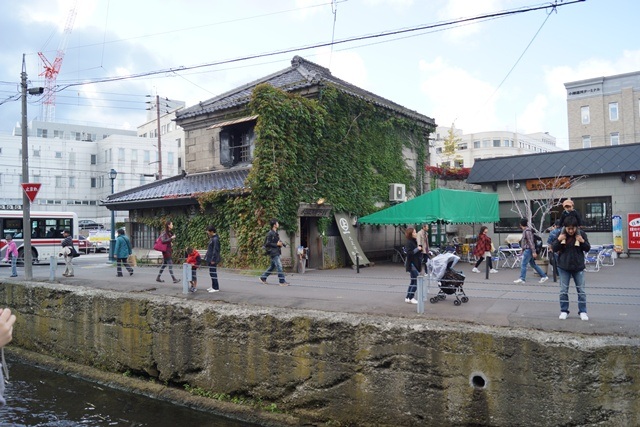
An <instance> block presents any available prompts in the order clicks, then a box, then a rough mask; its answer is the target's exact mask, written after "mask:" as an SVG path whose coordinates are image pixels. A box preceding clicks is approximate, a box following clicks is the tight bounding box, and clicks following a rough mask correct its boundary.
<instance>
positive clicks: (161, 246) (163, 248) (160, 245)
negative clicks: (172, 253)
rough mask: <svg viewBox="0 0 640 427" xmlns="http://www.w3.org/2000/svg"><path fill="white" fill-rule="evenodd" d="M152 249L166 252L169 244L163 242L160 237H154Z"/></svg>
mask: <svg viewBox="0 0 640 427" xmlns="http://www.w3.org/2000/svg"><path fill="white" fill-rule="evenodd" d="M153 249H155V250H156V251H159V252H166V251H167V249H169V244H168V243H164V242H163V241H162V238H161V237H158V238H157V239H156V242H155V243H154V244H153Z"/></svg>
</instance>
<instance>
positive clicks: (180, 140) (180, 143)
mask: <svg viewBox="0 0 640 427" xmlns="http://www.w3.org/2000/svg"><path fill="white" fill-rule="evenodd" d="M176 142H177V143H178V148H180V146H181V145H182V139H181V138H178V139H176Z"/></svg>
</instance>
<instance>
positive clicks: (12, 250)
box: [4, 234, 18, 277]
mask: <svg viewBox="0 0 640 427" xmlns="http://www.w3.org/2000/svg"><path fill="white" fill-rule="evenodd" d="M5 239H6V241H7V251H6V252H5V254H4V262H11V276H9V277H18V270H17V268H16V265H17V263H18V248H17V247H16V242H14V241H13V236H12V235H11V234H7V235H6V236H5Z"/></svg>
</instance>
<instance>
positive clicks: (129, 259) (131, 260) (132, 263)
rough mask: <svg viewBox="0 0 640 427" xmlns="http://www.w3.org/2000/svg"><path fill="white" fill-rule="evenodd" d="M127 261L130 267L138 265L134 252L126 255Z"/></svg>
mask: <svg viewBox="0 0 640 427" xmlns="http://www.w3.org/2000/svg"><path fill="white" fill-rule="evenodd" d="M127 263H128V264H129V265H130V266H131V267H137V266H138V259H137V258H136V256H135V255H134V254H131V255H129V256H128V257H127Z"/></svg>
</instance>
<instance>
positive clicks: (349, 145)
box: [172, 84, 432, 267]
mask: <svg viewBox="0 0 640 427" xmlns="http://www.w3.org/2000/svg"><path fill="white" fill-rule="evenodd" d="M248 107H249V110H250V113H251V114H256V115H258V121H257V124H256V128H255V132H256V143H255V150H254V153H253V155H254V159H253V163H252V168H251V171H250V172H249V175H248V178H247V181H248V182H247V187H248V188H250V189H251V191H248V192H245V193H243V194H237V193H230V192H219V191H215V192H208V193H203V194H202V195H200V196H199V197H198V201H199V203H200V208H201V213H202V214H201V215H200V216H198V218H197V219H196V218H187V217H186V215H185V218H173V217H172V219H173V221H174V227H175V228H176V234H177V242H179V244H178V246H179V247H180V249H183V247H186V246H188V245H189V244H195V245H196V247H201V246H202V244H203V243H204V244H206V234H205V233H204V230H205V229H206V226H207V225H208V224H214V225H215V226H216V227H217V229H218V234H219V235H220V241H221V245H222V253H223V254H224V255H223V261H224V263H225V265H226V266H231V267H249V266H251V267H263V266H266V265H267V264H268V262H269V260H268V259H267V257H264V256H262V255H261V254H260V247H261V246H262V244H263V240H264V236H265V235H266V233H267V231H268V230H269V220H270V219H271V218H277V219H278V221H279V222H280V226H281V227H282V228H283V229H286V230H288V231H296V227H297V218H298V217H297V212H298V205H299V203H313V202H315V201H316V200H318V199H319V198H324V199H325V200H326V201H327V203H329V204H330V205H332V206H333V208H334V210H335V211H336V212H350V213H352V214H354V215H358V216H362V215H366V214H369V213H371V212H372V211H374V210H376V207H375V203H376V202H379V201H386V200H387V199H388V191H389V187H388V185H389V183H404V184H405V185H407V188H409V189H411V188H413V189H414V190H418V191H419V190H420V188H421V186H420V182H421V179H423V175H422V171H423V170H424V164H425V160H426V153H427V150H426V147H427V142H428V136H429V131H432V129H424V128H422V127H420V126H418V125H417V124H415V123H414V122H412V121H410V120H407V119H404V118H401V117H395V116H392V115H390V114H389V113H388V112H387V111H386V110H383V109H381V108H378V107H375V106H374V105H372V104H370V103H368V102H366V101H364V100H362V99H359V98H356V97H354V96H350V95H347V94H344V93H343V92H340V91H339V90H337V89H335V88H333V87H330V86H325V87H323V88H322V90H321V92H320V96H319V97H318V98H317V99H308V98H305V97H302V96H299V95H295V94H291V93H287V92H284V91H282V90H280V89H276V88H274V87H272V86H270V85H266V84H265V85H259V86H257V87H256V88H255V90H254V92H253V97H252V100H251V102H250V104H249V106H248ZM405 148H406V149H411V150H413V152H415V153H416V165H415V167H416V169H415V170H417V171H418V172H417V176H416V177H415V178H413V174H412V171H411V169H409V168H408V167H407V165H406V164H405V159H404V156H403V149H405ZM325 226H326V227H328V223H327V224H325ZM230 230H234V234H235V238H236V239H237V251H235V252H234V253H230V252H229V249H230V241H231V236H230ZM325 231H326V230H325ZM181 235H182V236H188V239H187V240H188V241H184V242H183V241H182V239H180V236H181ZM205 247H206V246H205ZM229 254H230V255H229Z"/></svg>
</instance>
